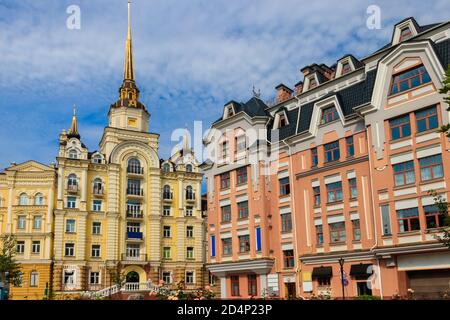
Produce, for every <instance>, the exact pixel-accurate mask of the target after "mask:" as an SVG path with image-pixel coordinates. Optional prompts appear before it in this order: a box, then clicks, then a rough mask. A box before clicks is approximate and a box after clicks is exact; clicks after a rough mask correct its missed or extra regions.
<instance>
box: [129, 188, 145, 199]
mask: <svg viewBox="0 0 450 320" xmlns="http://www.w3.org/2000/svg"><path fill="white" fill-rule="evenodd" d="M127 195H129V196H139V197H142V196H143V195H144V189H142V188H137V187H128V188H127Z"/></svg>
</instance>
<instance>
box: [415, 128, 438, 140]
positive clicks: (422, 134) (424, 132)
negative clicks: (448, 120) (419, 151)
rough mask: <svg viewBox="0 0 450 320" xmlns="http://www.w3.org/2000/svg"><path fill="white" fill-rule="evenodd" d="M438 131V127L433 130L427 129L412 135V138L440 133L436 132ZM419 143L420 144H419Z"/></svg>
mask: <svg viewBox="0 0 450 320" xmlns="http://www.w3.org/2000/svg"><path fill="white" fill-rule="evenodd" d="M438 129H439V127H437V128H433V129H428V130H425V131H422V132H417V133H416V134H415V135H414V137H420V136H424V135H427V134H429V133H433V132H434V133H441V132H440V131H438ZM419 143H420V142H419Z"/></svg>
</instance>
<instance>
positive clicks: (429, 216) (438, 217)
mask: <svg viewBox="0 0 450 320" xmlns="http://www.w3.org/2000/svg"><path fill="white" fill-rule="evenodd" d="M423 211H424V212H425V220H426V221H427V229H433V228H440V227H443V226H444V225H445V213H444V212H440V211H439V207H438V206H437V205H431V206H424V207H423Z"/></svg>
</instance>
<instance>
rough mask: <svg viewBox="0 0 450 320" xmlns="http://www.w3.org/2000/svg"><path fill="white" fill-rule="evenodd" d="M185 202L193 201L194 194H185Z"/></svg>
mask: <svg viewBox="0 0 450 320" xmlns="http://www.w3.org/2000/svg"><path fill="white" fill-rule="evenodd" d="M186 200H187V201H195V193H186Z"/></svg>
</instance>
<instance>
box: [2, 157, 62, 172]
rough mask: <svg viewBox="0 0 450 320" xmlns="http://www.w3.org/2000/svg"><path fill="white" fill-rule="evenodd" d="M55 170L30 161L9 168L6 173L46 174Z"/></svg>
mask: <svg viewBox="0 0 450 320" xmlns="http://www.w3.org/2000/svg"><path fill="white" fill-rule="evenodd" d="M53 170H54V169H53V168H51V167H49V166H46V165H44V164H42V163H39V162H36V161H33V160H30V161H26V162H23V163H20V164H18V165H15V166H11V167H9V168H7V169H6V170H5V171H20V172H45V171H53Z"/></svg>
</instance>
